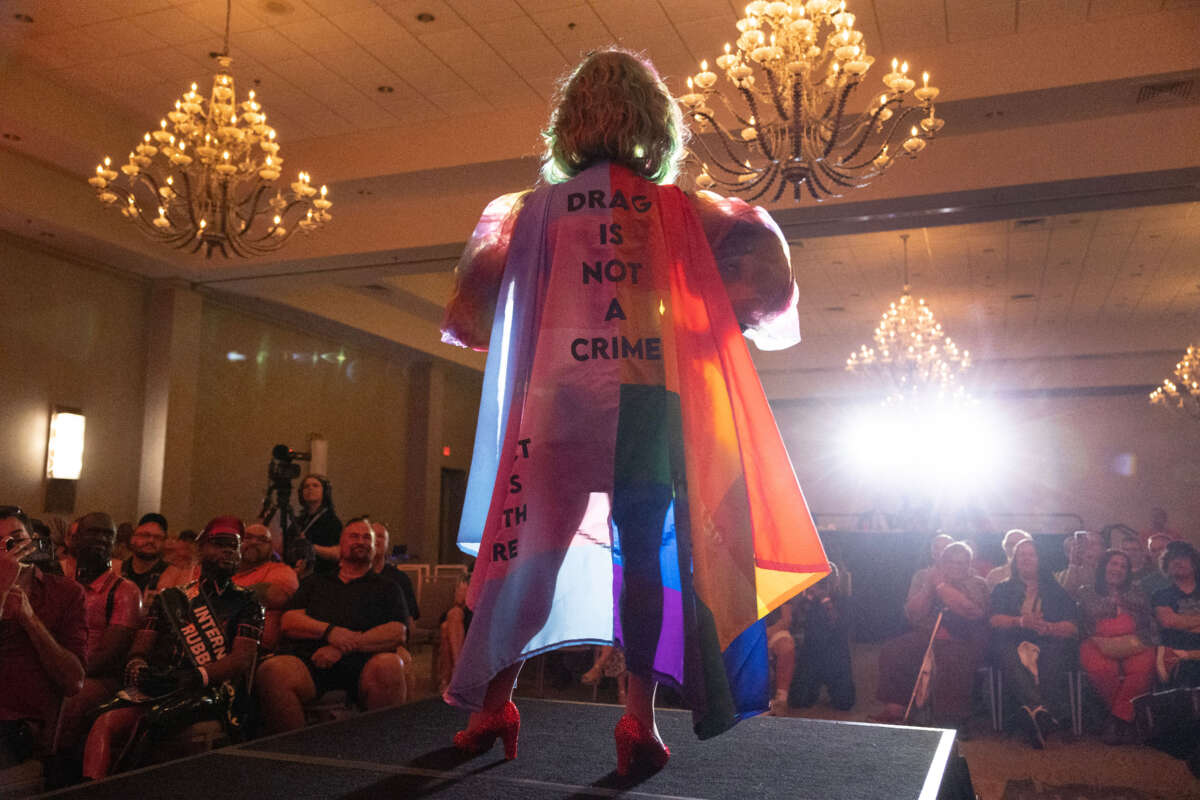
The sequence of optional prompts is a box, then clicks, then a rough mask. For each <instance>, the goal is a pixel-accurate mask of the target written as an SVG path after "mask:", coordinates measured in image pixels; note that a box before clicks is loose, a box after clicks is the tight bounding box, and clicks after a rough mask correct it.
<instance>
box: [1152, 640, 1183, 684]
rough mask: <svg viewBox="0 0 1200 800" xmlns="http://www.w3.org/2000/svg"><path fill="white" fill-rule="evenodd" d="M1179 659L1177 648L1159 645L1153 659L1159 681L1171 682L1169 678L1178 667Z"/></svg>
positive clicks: (1172, 676) (1173, 675)
mask: <svg viewBox="0 0 1200 800" xmlns="http://www.w3.org/2000/svg"><path fill="white" fill-rule="evenodd" d="M1179 661H1180V656H1179V651H1178V650H1173V649H1171V648H1170V647H1162V646H1161V645H1160V646H1159V648H1158V653H1157V657H1156V658H1155V659H1154V666H1155V667H1156V668H1157V670H1158V680H1159V683H1170V682H1171V679H1172V678H1174V677H1175V670H1176V669H1177V668H1178V667H1179Z"/></svg>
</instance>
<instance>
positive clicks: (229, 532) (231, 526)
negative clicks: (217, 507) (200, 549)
mask: <svg viewBox="0 0 1200 800" xmlns="http://www.w3.org/2000/svg"><path fill="white" fill-rule="evenodd" d="M245 532H246V528H245V526H243V525H242V521H241V520H240V519H238V518H237V517H233V516H224V517H213V518H212V519H211V520H209V522H208V524H207V525H205V526H204V530H203V531H201V532H200V537H199V538H198V539H197V540H196V543H197V544H203V543H204V542H206V541H208V540H209V539H216V538H218V537H221V538H224V537H228V536H234V537H236V538H237V540H238V541H239V542H241V540H242V535H243V534H244V533H245Z"/></svg>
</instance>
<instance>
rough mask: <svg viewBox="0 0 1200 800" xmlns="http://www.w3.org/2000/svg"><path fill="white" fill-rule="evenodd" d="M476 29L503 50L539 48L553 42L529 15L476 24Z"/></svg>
mask: <svg viewBox="0 0 1200 800" xmlns="http://www.w3.org/2000/svg"><path fill="white" fill-rule="evenodd" d="M475 30H476V31H477V32H478V33H479V35H480V36H482V37H483V39H484V40H485V41H486V42H487V43H488V44H490V45H491V46H492V47H494V48H495V49H496V50H498V51H501V52H504V51H508V52H521V51H523V50H537V49H539V48H542V47H549V46H550V44H551V43H550V40H549V39H547V38H546V36H545V34H543V33H542V31H541V28H539V27H538V26H537V25H536V24H535V23H534V21H533V20H532V19H530V18H529V17H520V18H517V19H507V20H502V21H499V22H488V23H485V24H482V25H479V24H476V25H475Z"/></svg>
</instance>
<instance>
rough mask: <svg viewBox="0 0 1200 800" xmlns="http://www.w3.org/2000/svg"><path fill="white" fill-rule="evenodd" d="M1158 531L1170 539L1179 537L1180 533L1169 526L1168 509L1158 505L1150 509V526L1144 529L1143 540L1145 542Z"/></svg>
mask: <svg viewBox="0 0 1200 800" xmlns="http://www.w3.org/2000/svg"><path fill="white" fill-rule="evenodd" d="M1156 533H1161V534H1163V535H1164V536H1166V537H1167V538H1168V539H1172V540H1174V539H1178V538H1179V534H1178V533H1176V532H1175V531H1173V530H1171V529H1170V528H1168V527H1167V511H1166V509H1165V508H1158V507H1157V506H1156V507H1154V508H1152V509H1150V527H1149V528H1147V529H1146V530H1144V531H1142V541H1143V542H1145V541H1146V540H1147V539H1149V538H1150V537H1151V536H1153V535H1154V534H1156Z"/></svg>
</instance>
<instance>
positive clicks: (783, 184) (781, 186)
mask: <svg viewBox="0 0 1200 800" xmlns="http://www.w3.org/2000/svg"><path fill="white" fill-rule="evenodd" d="M787 187H788V181H786V180H782V181H780V182H779V188H778V189H776V190H775V196H774V197H772V198H771V202H772V203H778V202H779V198H781V197H783V193H784V191H785V190H786V189H787Z"/></svg>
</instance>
